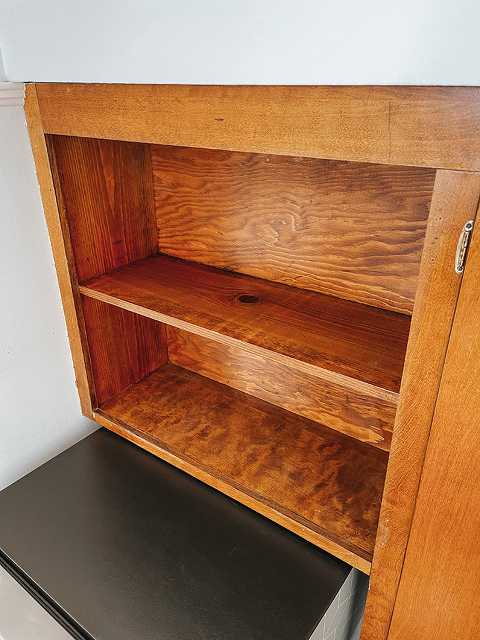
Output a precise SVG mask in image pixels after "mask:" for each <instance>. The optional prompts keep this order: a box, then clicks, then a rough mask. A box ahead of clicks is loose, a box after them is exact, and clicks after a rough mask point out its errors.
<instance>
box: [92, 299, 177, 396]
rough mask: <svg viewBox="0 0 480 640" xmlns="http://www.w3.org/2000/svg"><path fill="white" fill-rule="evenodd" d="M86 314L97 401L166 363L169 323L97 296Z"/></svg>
mask: <svg viewBox="0 0 480 640" xmlns="http://www.w3.org/2000/svg"><path fill="white" fill-rule="evenodd" d="M82 303H83V314H84V318H85V327H86V330H87V339H88V346H89V353H90V362H91V365H92V370H93V377H94V381H95V394H96V399H97V405H98V404H102V402H105V400H108V398H111V397H112V396H114V395H116V394H117V393H119V392H120V391H122V390H123V389H125V388H126V387H128V386H129V385H131V384H133V383H134V382H137V381H138V380H140V379H142V378H144V377H145V376H146V375H148V374H149V373H151V372H152V371H154V370H155V369H157V368H158V367H160V366H162V365H163V364H165V363H166V362H167V360H168V356H167V342H166V334H165V325H163V324H161V323H160V322H156V321H155V320H150V318H145V317H143V316H139V315H137V314H136V313H130V312H129V311H125V310H124V309H119V308H118V307H113V306H111V305H109V304H105V303H104V302H100V301H98V300H94V299H93V298H86V297H83V299H82Z"/></svg>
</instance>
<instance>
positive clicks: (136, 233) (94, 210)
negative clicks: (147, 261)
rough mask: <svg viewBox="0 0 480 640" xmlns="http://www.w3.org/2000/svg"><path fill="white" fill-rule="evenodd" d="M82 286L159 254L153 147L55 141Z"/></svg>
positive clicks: (68, 139) (83, 140) (61, 138)
mask: <svg viewBox="0 0 480 640" xmlns="http://www.w3.org/2000/svg"><path fill="white" fill-rule="evenodd" d="M52 146H53V149H54V152H55V156H56V162H57V166H58V174H59V181H60V185H61V189H62V194H63V201H64V205H65V209H66V216H67V221H68V226H69V230H70V236H71V241H72V247H73V253H74V256H75V264H76V268H77V276H78V279H79V281H80V282H82V281H83V280H87V279H88V278H93V277H95V276H98V275H100V274H102V273H105V272H107V271H111V270H112V269H116V268H117V267H120V266H122V265H125V264H128V263H130V262H133V261H135V260H140V259H141V258H145V257H147V256H150V255H154V254H155V253H156V252H157V232H156V229H155V212H154V202H153V187H152V172H151V163H150V151H149V147H148V145H145V144H139V143H135V142H119V141H114V140H93V139H90V138H72V137H67V136H52Z"/></svg>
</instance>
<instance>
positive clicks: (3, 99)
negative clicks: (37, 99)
mask: <svg viewBox="0 0 480 640" xmlns="http://www.w3.org/2000/svg"><path fill="white" fill-rule="evenodd" d="M24 98H25V85H24V84H23V82H0V107H23V102H24Z"/></svg>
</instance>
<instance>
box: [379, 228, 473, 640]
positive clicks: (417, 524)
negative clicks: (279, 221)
mask: <svg viewBox="0 0 480 640" xmlns="http://www.w3.org/2000/svg"><path fill="white" fill-rule="evenodd" d="M479 267H480V235H479V231H478V229H477V230H476V232H475V233H474V237H473V240H472V244H471V247H470V251H469V255H468V260H467V264H466V268H465V275H464V278H463V282H462V288H461V291H460V298H459V301H458V307H457V312H456V314H455V322H454V325H453V329H452V336H451V339H450V342H449V346H448V352H447V358H446V361H445V368H444V371H443V376H442V383H441V386H440V392H439V396H438V401H437V406H436V410H435V417H434V420H433V424H432V431H431V436H430V439H429V442H428V448H427V454H426V458H425V465H424V467H423V472H422V480H421V484H420V489H419V492H418V499H417V503H416V508H415V516H414V519H413V524H412V531H411V534H410V538H409V542H408V548H407V553H406V557H405V565H404V567H403V572H402V579H401V581H400V588H399V591H398V597H397V600H396V603H395V611H394V614H393V619H392V625H391V628H390V632H389V634H388V638H389V640H403V639H404V638H409V640H423V639H424V638H435V639H436V640H450V638H465V639H467V638H470V639H472V640H473V639H474V638H478V637H480V616H479V609H478V594H479V590H480V555H479V552H478V534H479V531H480V491H479V487H480V432H479V428H478V427H479V415H480V414H479V406H478V385H479V380H480V306H479V300H480V281H479V278H478V269H479ZM412 594H415V597H412Z"/></svg>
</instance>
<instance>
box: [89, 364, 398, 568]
mask: <svg viewBox="0 0 480 640" xmlns="http://www.w3.org/2000/svg"><path fill="white" fill-rule="evenodd" d="M98 414H99V415H100V416H103V417H104V418H107V419H109V420H110V421H111V422H113V423H114V424H116V425H117V426H118V427H119V428H120V432H121V433H123V434H124V435H127V437H128V432H130V433H131V434H133V435H134V436H136V437H137V438H138V437H139V438H140V439H141V440H143V441H144V443H145V442H146V443H147V448H149V445H150V447H152V446H153V447H154V451H155V453H157V455H160V457H163V458H165V459H167V460H170V461H172V458H173V459H176V464H177V465H178V466H182V462H183V463H184V468H186V470H188V471H189V473H191V474H192V475H195V476H196V477H200V478H201V479H202V480H204V481H206V482H207V483H209V484H211V485H213V486H217V487H218V483H220V484H221V488H222V490H223V491H225V492H227V493H229V494H230V495H232V496H233V497H235V498H237V499H239V500H240V501H242V502H244V503H245V504H247V505H248V506H253V508H255V509H257V510H259V511H260V512H264V513H265V514H266V515H269V516H270V517H272V518H273V519H274V520H277V521H280V522H281V523H282V524H284V525H286V526H287V527H289V528H291V529H292V530H294V531H297V532H298V533H300V532H303V535H304V537H307V538H308V539H310V540H311V541H312V542H316V543H317V544H318V545H319V546H321V547H324V548H327V549H329V550H331V551H334V552H335V550H336V555H338V556H339V557H344V558H348V560H349V561H350V562H351V563H352V564H354V565H356V566H359V568H361V569H362V570H368V563H369V562H370V561H371V557H372V553H373V548H374V543H375V535H376V528H377V521H378V515H379V511H380V502H381V496H382V491H383V483H384V477H385V472H386V465H387V460H388V454H387V453H386V452H384V451H381V450H379V449H376V448H372V447H370V446H368V445H366V444H364V443H361V442H359V441H357V440H355V439H353V438H350V437H347V436H345V435H343V434H341V433H338V432H335V431H333V430H331V429H327V428H325V427H323V426H322V425H319V424H317V423H315V422H313V421H311V420H307V419H305V418H301V417H299V416H296V415H294V414H292V413H290V412H288V411H285V410H284V409H281V408H279V407H276V406H274V405H271V404H269V403H266V402H264V401H262V400H259V399H257V398H253V397H252V396H249V395H246V394H244V393H241V392H239V391H237V390H235V389H231V388H230V387H227V386H225V385H222V384H219V383H217V382H215V381H213V380H210V379H208V378H205V377H203V376H199V375H197V374H194V373H191V372H188V371H185V370H184V369H181V368H180V367H177V366H175V365H172V364H166V365H164V366H162V367H160V368H159V369H157V370H156V371H154V372H153V373H152V374H150V375H148V376H147V377H145V378H144V379H142V380H141V381H139V382H137V383H135V384H133V385H131V386H129V387H128V388H126V389H125V390H124V391H122V392H120V393H119V394H117V395H116V396H114V397H112V398H111V399H109V400H107V401H106V402H104V403H103V404H102V405H101V407H100V409H99V411H98ZM109 426H110V427H111V424H110V425H109ZM133 439H134V441H136V440H135V438H133ZM179 460H180V463H179V462H178V461H179ZM185 465H186V466H185Z"/></svg>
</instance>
